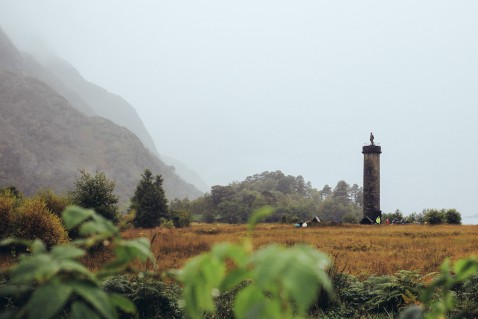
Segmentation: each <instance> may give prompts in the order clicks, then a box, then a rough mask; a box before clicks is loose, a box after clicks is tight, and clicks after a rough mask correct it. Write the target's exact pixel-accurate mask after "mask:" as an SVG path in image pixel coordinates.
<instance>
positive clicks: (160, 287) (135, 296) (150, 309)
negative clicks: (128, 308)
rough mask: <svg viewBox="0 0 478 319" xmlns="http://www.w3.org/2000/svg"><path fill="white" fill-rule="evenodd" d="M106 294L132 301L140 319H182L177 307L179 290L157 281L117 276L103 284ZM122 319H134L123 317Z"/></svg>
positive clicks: (127, 316)
mask: <svg viewBox="0 0 478 319" xmlns="http://www.w3.org/2000/svg"><path fill="white" fill-rule="evenodd" d="M103 286H104V289H105V291H106V292H108V293H117V294H121V295H122V296H124V297H126V298H128V299H130V300H132V301H133V302H134V304H135V305H136V309H138V313H137V314H138V315H139V317H140V318H142V319H182V318H184V313H183V311H182V308H181V307H180V306H179V301H180V299H181V288H180V287H179V286H177V285H175V284H165V283H163V282H162V281H159V280H153V279H144V280H141V279H138V278H137V277H131V278H128V277H127V276H117V277H113V278H110V279H108V280H106V281H105V282H104V283H103ZM122 318H134V316H133V315H124V316H122Z"/></svg>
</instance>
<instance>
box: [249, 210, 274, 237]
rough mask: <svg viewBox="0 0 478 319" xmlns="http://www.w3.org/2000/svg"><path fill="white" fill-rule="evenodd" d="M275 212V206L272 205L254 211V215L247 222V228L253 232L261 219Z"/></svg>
mask: <svg viewBox="0 0 478 319" xmlns="http://www.w3.org/2000/svg"><path fill="white" fill-rule="evenodd" d="M273 212H274V208H273V207H271V206H264V207H261V208H259V209H257V210H256V211H254V212H253V213H252V216H251V217H250V218H249V221H248V222H247V230H248V231H249V232H252V231H253V230H254V227H255V226H256V224H257V223H258V222H259V221H260V220H262V219H264V218H266V217H267V216H269V215H270V214H272V213H273Z"/></svg>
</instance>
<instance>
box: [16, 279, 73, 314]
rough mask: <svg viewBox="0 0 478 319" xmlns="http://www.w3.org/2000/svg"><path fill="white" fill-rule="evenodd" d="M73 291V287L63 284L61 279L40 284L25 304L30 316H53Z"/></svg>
mask: <svg viewBox="0 0 478 319" xmlns="http://www.w3.org/2000/svg"><path fill="white" fill-rule="evenodd" d="M71 293H72V288H71V287H69V286H68V285H65V284H62V283H61V282H60V281H59V280H53V281H51V282H49V283H47V284H45V285H41V286H39V287H38V288H37V289H35V291H34V292H33V294H32V296H31V298H30V299H29V300H28V303H27V305H26V306H25V307H26V310H27V313H28V318H29V319H37V318H42V319H49V318H52V317H53V316H55V315H56V314H57V313H58V312H59V311H60V310H61V309H62V308H63V307H64V305H65V303H66V302H67V301H68V299H69V298H70V295H71Z"/></svg>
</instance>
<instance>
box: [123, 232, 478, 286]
mask: <svg viewBox="0 0 478 319" xmlns="http://www.w3.org/2000/svg"><path fill="white" fill-rule="evenodd" d="M124 236H125V237H127V238H132V237H139V236H144V237H148V238H150V239H151V240H152V249H153V252H154V254H155V255H156V257H157V260H158V267H159V270H160V271H162V270H167V269H172V268H180V267H182V266H183V265H184V263H185V262H186V261H187V260H188V259H189V258H190V257H193V256H195V255H198V254H200V253H202V252H204V251H207V250H209V249H210V248H211V247H212V245H213V244H214V243H217V242H223V241H228V242H240V241H241V240H242V238H244V237H245V236H246V226H245V225H218V224H196V225H193V226H191V227H189V228H183V229H162V228H157V229H144V230H137V229H135V230H129V231H127V232H125V233H124ZM253 242H254V245H255V247H256V248H257V247H260V246H262V245H267V244H271V243H278V244H282V245H294V244H299V243H306V244H309V245H312V246H314V247H316V248H318V249H319V250H321V251H323V252H326V253H328V254H329V255H330V257H331V258H332V260H333V261H334V264H335V266H336V269H337V270H338V271H340V272H344V273H348V274H352V275H356V276H359V277H362V276H363V277H368V276H369V275H372V274H373V275H386V274H393V273H395V272H396V271H398V270H415V271H418V272H419V273H420V274H422V275H425V274H428V273H431V272H435V271H437V270H438V266H439V265H440V264H441V263H442V262H443V260H444V259H445V258H446V257H450V258H451V259H452V260H456V259H458V258H463V257H469V256H478V226H456V225H454V226H452V225H440V226H426V225H380V226H377V225H374V226H366V225H344V226H319V227H308V228H300V229H297V228H294V227H292V226H291V225H279V224H261V225H258V226H257V228H256V230H255V232H254V235H253Z"/></svg>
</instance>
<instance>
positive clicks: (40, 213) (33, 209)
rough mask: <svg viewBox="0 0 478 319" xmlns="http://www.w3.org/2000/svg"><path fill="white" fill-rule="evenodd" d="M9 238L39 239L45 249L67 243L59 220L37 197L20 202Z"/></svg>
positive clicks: (66, 235)
mask: <svg viewBox="0 0 478 319" xmlns="http://www.w3.org/2000/svg"><path fill="white" fill-rule="evenodd" d="M11 236H14V237H16V238H22V239H28V240H33V239H40V240H41V241H42V242H44V243H45V245H46V246H47V247H51V246H53V245H56V244H63V243H66V242H68V234H67V232H66V230H65V228H64V226H63V224H62V222H61V220H60V218H59V217H58V216H56V215H54V214H52V213H51V211H50V210H48V208H47V207H46V204H45V203H44V202H43V201H42V200H41V199H40V198H39V197H34V198H30V199H25V200H23V201H22V202H21V204H20V206H19V207H18V209H17V212H16V214H15V221H14V226H13V229H12V231H11Z"/></svg>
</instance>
